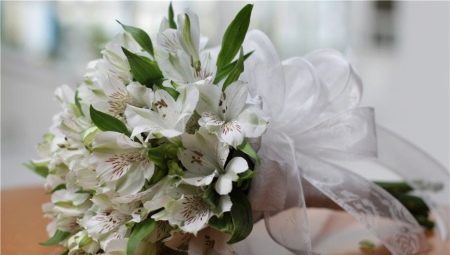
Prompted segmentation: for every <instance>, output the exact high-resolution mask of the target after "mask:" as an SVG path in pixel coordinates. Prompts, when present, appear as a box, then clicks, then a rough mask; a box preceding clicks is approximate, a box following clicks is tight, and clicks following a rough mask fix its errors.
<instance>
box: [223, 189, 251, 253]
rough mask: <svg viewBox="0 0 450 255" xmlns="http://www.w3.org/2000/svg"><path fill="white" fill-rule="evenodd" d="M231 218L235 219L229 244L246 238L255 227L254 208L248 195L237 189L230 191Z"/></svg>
mask: <svg viewBox="0 0 450 255" xmlns="http://www.w3.org/2000/svg"><path fill="white" fill-rule="evenodd" d="M230 198H231V202H232V203H233V206H232V207H231V218H232V220H233V233H232V234H231V238H230V240H229V241H228V243H229V244H232V243H236V242H239V241H241V240H244V239H245V238H246V237H247V236H248V235H249V234H250V232H252V228H253V217H252V208H251V206H250V202H249V201H248V200H247V195H246V194H244V193H243V192H242V191H240V190H238V189H235V190H233V191H232V192H231V193H230Z"/></svg>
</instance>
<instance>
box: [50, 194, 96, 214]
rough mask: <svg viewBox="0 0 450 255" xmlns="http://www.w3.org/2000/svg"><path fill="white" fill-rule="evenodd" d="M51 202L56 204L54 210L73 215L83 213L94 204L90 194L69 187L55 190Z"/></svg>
mask: <svg viewBox="0 0 450 255" xmlns="http://www.w3.org/2000/svg"><path fill="white" fill-rule="evenodd" d="M51 202H52V203H53V204H54V208H53V211H54V212H56V213H61V214H64V215H65V216H73V217H78V216H81V215H83V214H84V213H85V212H86V211H87V210H88V209H89V207H91V205H92V203H91V201H89V194H87V193H80V192H78V191H76V190H67V189H61V190H57V191H55V192H53V193H52V196H51Z"/></svg>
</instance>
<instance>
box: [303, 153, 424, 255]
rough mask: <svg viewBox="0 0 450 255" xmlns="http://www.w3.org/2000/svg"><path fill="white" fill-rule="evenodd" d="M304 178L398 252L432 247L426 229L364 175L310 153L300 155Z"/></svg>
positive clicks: (405, 254) (407, 254)
mask: <svg viewBox="0 0 450 255" xmlns="http://www.w3.org/2000/svg"><path fill="white" fill-rule="evenodd" d="M297 160H298V161H299V162H302V165H301V168H302V171H303V172H302V173H303V175H302V176H303V177H304V178H305V179H306V180H307V181H308V182H309V183H311V184H312V185H313V186H314V187H315V188H316V189H318V190H319V191H321V192H322V193H323V194H325V195H326V196H327V197H329V198H330V199H331V200H333V202H335V203H336V204H338V205H339V206H340V207H342V208H343V209H344V210H345V211H347V212H348V213H349V214H351V215H352V216H353V217H354V218H355V219H356V220H357V221H359V222H360V223H361V224H363V225H365V226H366V228H367V229H368V230H369V231H370V232H371V233H373V234H374V235H375V236H377V237H378V238H379V239H380V241H381V242H382V243H383V245H384V246H385V247H386V248H387V249H388V250H389V251H390V252H391V253H392V254H395V255H410V254H415V253H419V252H423V251H425V250H427V249H428V245H427V243H426V239H425V236H424V234H423V230H422V228H421V227H420V226H419V225H418V223H417V221H416V220H415V219H414V217H413V216H412V215H411V213H410V212H409V211H408V210H407V209H406V208H405V207H404V206H403V205H402V204H401V203H400V202H398V201H397V200H396V199H395V198H394V197H393V196H391V195H390V194H389V193H388V192H386V191H385V190H383V189H382V188H380V187H378V186H377V185H375V184H373V183H372V182H370V181H368V180H366V179H364V178H363V177H361V176H359V175H357V174H355V173H353V172H351V171H350V170H347V169H345V168H342V167H340V166H338V165H335V164H333V163H331V162H328V161H324V160H322V159H319V158H315V157H313V156H309V155H303V154H297Z"/></svg>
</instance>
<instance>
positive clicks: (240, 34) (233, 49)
mask: <svg viewBox="0 0 450 255" xmlns="http://www.w3.org/2000/svg"><path fill="white" fill-rule="evenodd" d="M252 9H253V5H251V4H247V5H246V6H244V8H242V9H241V10H240V11H239V13H238V14H237V15H236V17H235V18H234V19H233V21H232V22H231V24H230V25H229V26H228V28H227V30H226V31H225V34H224V35H223V38H222V45H221V49H220V52H219V56H218V57H217V63H216V66H217V72H220V71H221V69H222V68H223V67H225V66H226V65H227V64H229V63H230V62H231V61H232V60H233V58H234V57H235V56H236V54H237V53H238V51H239V49H240V48H241V45H242V43H243V42H244V38H245V35H246V34H247V30H248V26H249V24H250V16H251V14H252Z"/></svg>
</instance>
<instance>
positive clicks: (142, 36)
mask: <svg viewBox="0 0 450 255" xmlns="http://www.w3.org/2000/svg"><path fill="white" fill-rule="evenodd" d="M116 21H117V22H118V23H119V24H120V25H121V26H122V27H123V29H124V30H125V31H127V32H128V33H129V34H130V35H131V36H132V37H133V38H134V40H135V41H136V42H137V43H138V44H139V46H141V47H142V49H144V50H145V51H147V52H148V53H150V55H152V56H153V55H154V52H153V44H152V40H151V39H150V36H148V34H147V33H146V32H145V31H144V30H142V29H140V28H137V27H133V26H127V25H124V24H122V23H120V21H118V20H116Z"/></svg>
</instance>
